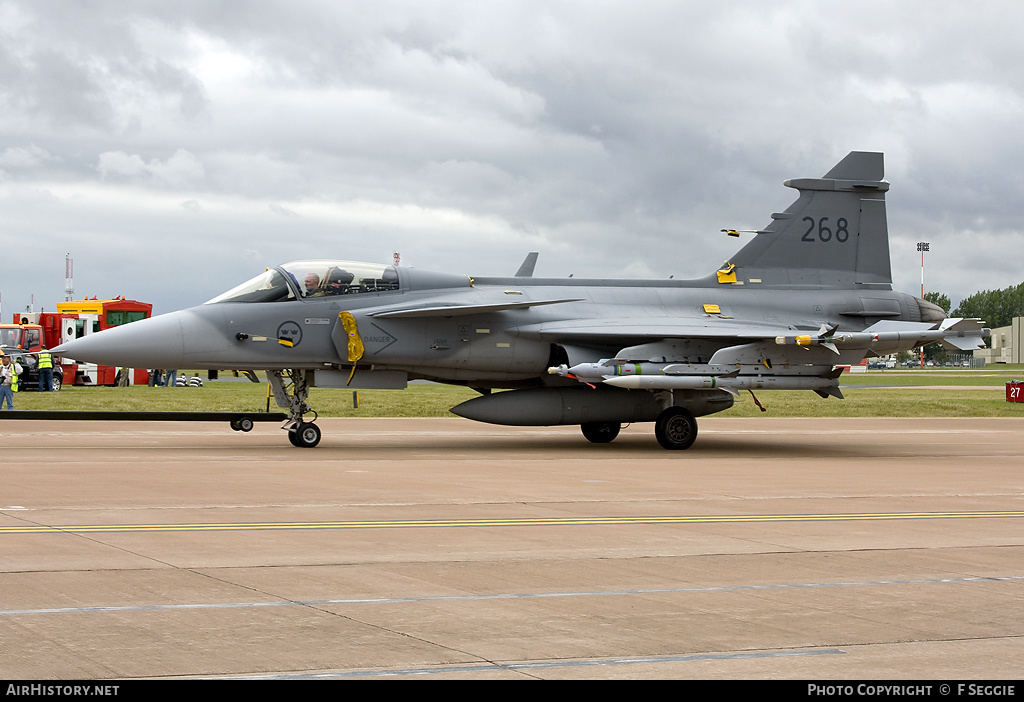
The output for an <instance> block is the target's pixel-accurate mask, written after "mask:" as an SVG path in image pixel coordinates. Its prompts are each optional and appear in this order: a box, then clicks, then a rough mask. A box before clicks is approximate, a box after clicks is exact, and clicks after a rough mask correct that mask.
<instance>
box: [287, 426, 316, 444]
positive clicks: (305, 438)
mask: <svg viewBox="0 0 1024 702" xmlns="http://www.w3.org/2000/svg"><path fill="white" fill-rule="evenodd" d="M288 439H289V440H290V441H291V442H292V445H293V446H298V447H299V448H313V447H314V446H316V445H317V444H319V443H320V427H318V426H317V425H316V424H313V423H312V422H302V423H301V424H299V426H297V427H295V430H294V431H289V432H288Z"/></svg>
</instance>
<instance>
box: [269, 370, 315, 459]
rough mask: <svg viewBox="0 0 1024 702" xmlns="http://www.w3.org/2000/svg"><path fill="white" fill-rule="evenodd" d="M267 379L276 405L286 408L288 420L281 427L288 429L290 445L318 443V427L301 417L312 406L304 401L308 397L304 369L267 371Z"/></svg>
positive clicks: (309, 446)
mask: <svg viewBox="0 0 1024 702" xmlns="http://www.w3.org/2000/svg"><path fill="white" fill-rule="evenodd" d="M267 380H269V381H270V388H271V390H272V391H273V392H274V399H275V400H276V401H277V404H278V406H279V407H283V408H284V409H287V410H288V420H287V421H286V422H285V424H284V426H283V427H282V428H283V429H287V430H288V440H289V441H290V442H291V444H292V446H297V447H299V448H313V447H314V446H316V445H317V444H319V443H320V427H318V426H317V425H316V424H314V423H313V422H306V421H303V418H302V416H303V415H304V414H306V413H307V412H313V408H312V407H310V406H309V404H307V402H306V398H308V397H309V383H308V382H306V371H304V370H301V369H295V368H293V369H291V370H287V371H273V370H272V371H267ZM314 415H315V412H314ZM314 419H315V417H314Z"/></svg>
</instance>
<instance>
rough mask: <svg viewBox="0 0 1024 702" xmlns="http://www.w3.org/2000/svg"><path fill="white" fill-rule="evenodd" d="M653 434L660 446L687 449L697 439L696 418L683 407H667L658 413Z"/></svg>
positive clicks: (671, 448)
mask: <svg viewBox="0 0 1024 702" xmlns="http://www.w3.org/2000/svg"><path fill="white" fill-rule="evenodd" d="M654 435H655V436H656V437H657V438H658V443H659V444H661V447H662V448H666V449H669V450H682V449H688V448H690V447H691V446H693V442H694V441H696V440H697V420H696V418H694V416H693V414H691V413H690V411H689V410H687V409H685V408H683V407H669V408H668V409H667V410H665V411H664V412H662V413H661V414H660V415H658V421H657V422H656V423H655V425H654Z"/></svg>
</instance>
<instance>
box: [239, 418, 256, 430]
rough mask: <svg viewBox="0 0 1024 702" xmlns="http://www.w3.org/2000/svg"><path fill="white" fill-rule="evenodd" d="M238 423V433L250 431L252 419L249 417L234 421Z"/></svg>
mask: <svg viewBox="0 0 1024 702" xmlns="http://www.w3.org/2000/svg"><path fill="white" fill-rule="evenodd" d="M235 421H236V422H237V423H238V431H252V426H253V424H252V419H251V418H249V417H241V418H239V419H237V420H235Z"/></svg>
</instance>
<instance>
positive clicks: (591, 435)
mask: <svg viewBox="0 0 1024 702" xmlns="http://www.w3.org/2000/svg"><path fill="white" fill-rule="evenodd" d="M621 428H622V425H621V424H619V423H618V422H584V423H583V424H581V425H580V429H581V430H582V431H583V436H585V437H587V441H589V442H590V443H592V444H607V443H609V442H610V441H614V440H615V437H616V436H618V435H619V429H621Z"/></svg>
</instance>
